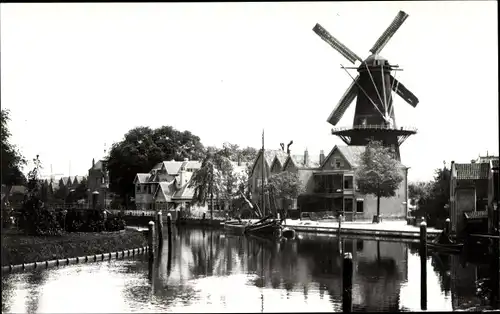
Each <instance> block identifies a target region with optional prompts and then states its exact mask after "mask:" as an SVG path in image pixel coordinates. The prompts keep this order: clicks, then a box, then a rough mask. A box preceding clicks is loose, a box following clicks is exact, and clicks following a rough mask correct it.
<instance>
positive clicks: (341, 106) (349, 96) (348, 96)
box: [327, 76, 359, 125]
mask: <svg viewBox="0 0 500 314" xmlns="http://www.w3.org/2000/svg"><path fill="white" fill-rule="evenodd" d="M358 81H359V76H358V77H356V78H355V79H354V80H353V81H352V83H351V85H350V86H349V88H348V89H347V90H346V92H345V93H344V95H342V98H340V101H339V103H338V104H337V106H336V107H335V109H333V111H332V113H331V114H330V116H329V117H328V120H327V121H328V123H331V124H333V125H337V123H339V121H340V119H342V116H343V115H344V113H345V111H346V110H347V108H349V105H350V104H351V103H352V102H353V100H354V98H356V95H357V94H358V85H357V84H358Z"/></svg>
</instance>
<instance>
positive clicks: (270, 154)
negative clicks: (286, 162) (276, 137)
mask: <svg viewBox="0 0 500 314" xmlns="http://www.w3.org/2000/svg"><path fill="white" fill-rule="evenodd" d="M275 156H278V158H284V159H286V158H287V157H288V154H287V153H286V152H284V151H283V150H281V149H266V150H264V157H265V159H266V162H267V165H268V166H271V163H272V162H273V159H274V157H275Z"/></svg>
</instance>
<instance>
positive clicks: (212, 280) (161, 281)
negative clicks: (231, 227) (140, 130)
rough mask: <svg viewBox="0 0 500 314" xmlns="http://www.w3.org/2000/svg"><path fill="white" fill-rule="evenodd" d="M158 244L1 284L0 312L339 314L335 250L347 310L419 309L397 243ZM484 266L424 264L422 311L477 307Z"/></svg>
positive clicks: (440, 258) (203, 236)
mask: <svg viewBox="0 0 500 314" xmlns="http://www.w3.org/2000/svg"><path fill="white" fill-rule="evenodd" d="M167 243H168V242H165V243H164V245H163V246H162V247H161V249H160V250H158V251H157V252H156V260H155V262H154V264H152V265H151V266H150V265H148V258H147V256H142V257H140V258H136V259H130V260H118V261H109V262H103V263H95V264H82V265H72V266H68V267H62V268H59V269H51V270H45V271H37V272H32V273H22V274H12V275H8V276H4V278H2V299H3V302H2V312H18V313H19V312H23V313H26V312H27V313H35V312H38V313H48V312H50V313H61V312H64V313H70V312H73V313H74V312H78V313H82V312H86V313H91V312H94V313H96V312H99V313H103V312H144V311H162V312H276V311H279V312H297V311H306V312H311V311H312V312H331V311H340V310H341V301H342V300H341V298H342V289H341V288H342V287H341V285H342V269H341V265H342V259H341V252H340V251H341V250H342V251H344V252H350V253H352V255H353V261H354V277H353V310H354V311H406V310H420V302H419V296H420V273H419V272H420V262H419V257H418V255H416V254H415V253H416V252H412V249H411V247H410V246H409V245H408V244H406V243H401V242H385V241H367V240H357V239H343V240H342V241H341V242H339V241H338V239H337V238H336V237H333V236H326V235H323V236H320V235H307V234H301V235H300V236H299V237H297V239H295V240H283V241H272V240H268V239H262V238H258V237H240V236H234V235H230V234H224V233H223V232H220V231H217V230H211V229H204V230H202V229H193V228H188V227H183V229H179V230H174V232H173V241H172V242H171V244H170V245H169V244H167ZM169 246H170V247H171V249H169ZM488 267H489V268H488ZM491 267H492V266H491V264H485V265H479V266H478V265H476V264H471V263H468V264H466V265H465V267H464V265H463V261H461V260H460V257H459V256H449V255H431V256H430V257H429V260H428V279H427V281H428V285H429V287H428V309H429V310H452V309H458V308H461V307H464V306H468V305H470V304H472V303H474V302H477V299H478V297H481V296H477V295H476V280H477V278H478V275H481V274H482V273H483V272H488V271H489V270H490V269H491ZM458 278H459V279H458ZM471 287H472V288H471Z"/></svg>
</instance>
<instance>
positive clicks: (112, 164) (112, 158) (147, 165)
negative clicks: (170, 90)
mask: <svg viewBox="0 0 500 314" xmlns="http://www.w3.org/2000/svg"><path fill="white" fill-rule="evenodd" d="M203 156H204V148H203V145H202V144H201V142H200V138H199V137H198V136H196V135H194V134H192V133H191V132H189V131H184V132H181V131H178V130H176V129H174V128H173V127H171V126H162V127H160V128H157V129H151V128H149V127H137V128H134V129H132V130H130V131H128V132H127V133H126V134H125V138H124V139H123V140H122V141H121V142H118V143H115V144H113V146H112V148H111V150H110V153H109V158H108V161H107V170H108V171H109V176H110V190H111V191H112V192H114V193H116V194H117V195H119V196H120V197H121V198H122V199H123V200H127V199H129V198H130V196H131V195H133V194H134V185H133V180H134V177H135V175H136V174H137V173H144V172H146V173H147V172H149V171H150V170H151V169H152V168H153V167H154V166H155V165H156V164H158V163H159V162H162V161H165V160H172V159H174V160H178V161H181V160H183V159H184V158H189V159H191V160H199V159H200V158H202V157H203Z"/></svg>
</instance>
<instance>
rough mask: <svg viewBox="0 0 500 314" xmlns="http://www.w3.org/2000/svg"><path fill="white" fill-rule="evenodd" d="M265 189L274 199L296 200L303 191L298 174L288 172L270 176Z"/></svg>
mask: <svg viewBox="0 0 500 314" xmlns="http://www.w3.org/2000/svg"><path fill="white" fill-rule="evenodd" d="M266 188H267V189H268V191H269V193H271V194H272V195H273V196H274V197H278V198H280V199H296V198H298V197H299V195H300V194H302V193H304V191H305V188H304V185H303V184H302V182H301V180H300V177H299V174H298V173H295V172H290V171H283V172H280V173H276V174H273V175H271V176H270V177H269V180H268V184H267V187H266Z"/></svg>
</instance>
